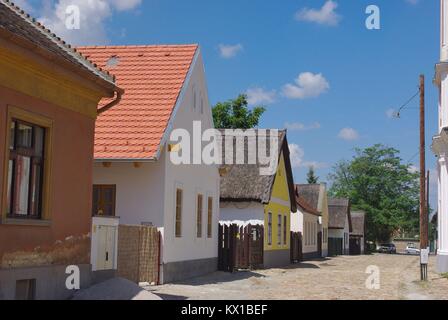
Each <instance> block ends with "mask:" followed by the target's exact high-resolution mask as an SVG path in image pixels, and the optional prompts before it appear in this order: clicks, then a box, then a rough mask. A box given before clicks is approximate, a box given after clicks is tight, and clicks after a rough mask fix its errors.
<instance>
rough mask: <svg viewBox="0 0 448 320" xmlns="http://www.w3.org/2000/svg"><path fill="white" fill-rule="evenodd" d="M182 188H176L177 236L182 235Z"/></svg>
mask: <svg viewBox="0 0 448 320" xmlns="http://www.w3.org/2000/svg"><path fill="white" fill-rule="evenodd" d="M182 196H183V191H182V189H176V227H175V235H176V238H180V237H182Z"/></svg>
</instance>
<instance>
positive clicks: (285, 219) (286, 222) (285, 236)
mask: <svg viewBox="0 0 448 320" xmlns="http://www.w3.org/2000/svg"><path fill="white" fill-rule="evenodd" d="M287 225H288V218H287V217H286V216H284V217H283V244H284V245H285V246H286V242H287V235H288V230H287Z"/></svg>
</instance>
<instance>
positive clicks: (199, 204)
mask: <svg viewBox="0 0 448 320" xmlns="http://www.w3.org/2000/svg"><path fill="white" fill-rule="evenodd" d="M202 198H203V196H202V194H198V197H197V206H196V208H197V213H196V237H198V238H201V237H202Z"/></svg>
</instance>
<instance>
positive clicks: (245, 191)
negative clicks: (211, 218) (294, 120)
mask: <svg viewBox="0 0 448 320" xmlns="http://www.w3.org/2000/svg"><path fill="white" fill-rule="evenodd" d="M258 133H259V131H258V130H255V135H256V137H253V138H257V137H258ZM278 135H279V137H278V138H279V151H278V152H279V157H278V159H279V160H278V167H277V171H276V172H275V174H271V175H261V174H260V164H234V165H223V166H222V167H221V169H222V170H223V171H225V172H226V173H225V174H224V175H223V177H222V178H221V196H220V199H221V200H220V222H221V223H235V224H240V225H246V224H258V225H261V226H263V227H264V254H263V259H264V261H263V266H264V267H265V268H270V267H278V266H284V265H288V264H289V263H290V230H291V229H290V228H291V227H290V212H291V211H293V212H295V211H296V202H295V196H294V180H293V176H292V170H291V163H290V159H289V147H288V142H287V137H286V131H278ZM249 139H250V137H249ZM237 152H239V151H237Z"/></svg>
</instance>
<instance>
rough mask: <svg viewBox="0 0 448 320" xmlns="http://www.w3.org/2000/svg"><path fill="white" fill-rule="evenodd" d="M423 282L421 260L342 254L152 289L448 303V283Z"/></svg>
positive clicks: (176, 295)
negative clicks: (371, 269)
mask: <svg viewBox="0 0 448 320" xmlns="http://www.w3.org/2000/svg"><path fill="white" fill-rule="evenodd" d="M434 265H435V257H431V261H430V268H429V281H428V282H427V283H421V282H420V281H419V277H420V271H419V270H420V269H419V257H417V256H405V255H380V254H375V255H366V256H342V257H337V258H331V259H325V260H320V261H308V262H303V263H301V264H298V265H292V266H290V267H288V268H285V269H270V270H259V271H253V272H249V271H247V272H238V273H234V274H228V273H222V272H216V273H214V274H211V275H208V276H205V277H200V278H196V279H192V280H189V281H186V282H182V283H179V284H168V285H163V286H159V287H149V288H147V289H148V290H150V291H152V292H154V293H155V294H157V295H160V296H161V297H162V298H163V299H218V300H223V299H224V300H233V299H242V300H246V299H251V300H252V299H255V300H258V299H263V300H271V299H274V300H275V299H313V300H314V299H318V300H321V299H323V300H338V299H355V300H363V299H369V300H377V299H379V300H382V299H385V300H390V299H393V300H396V299H402V300H407V299H410V300H415V299H418V300H422V299H448V279H446V278H443V277H442V276H440V275H438V274H436V273H435V271H434ZM368 266H378V267H379V269H380V285H381V288H380V289H379V290H372V289H367V288H366V279H367V277H368V276H369V275H368V274H366V268H367V267H368Z"/></svg>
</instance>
